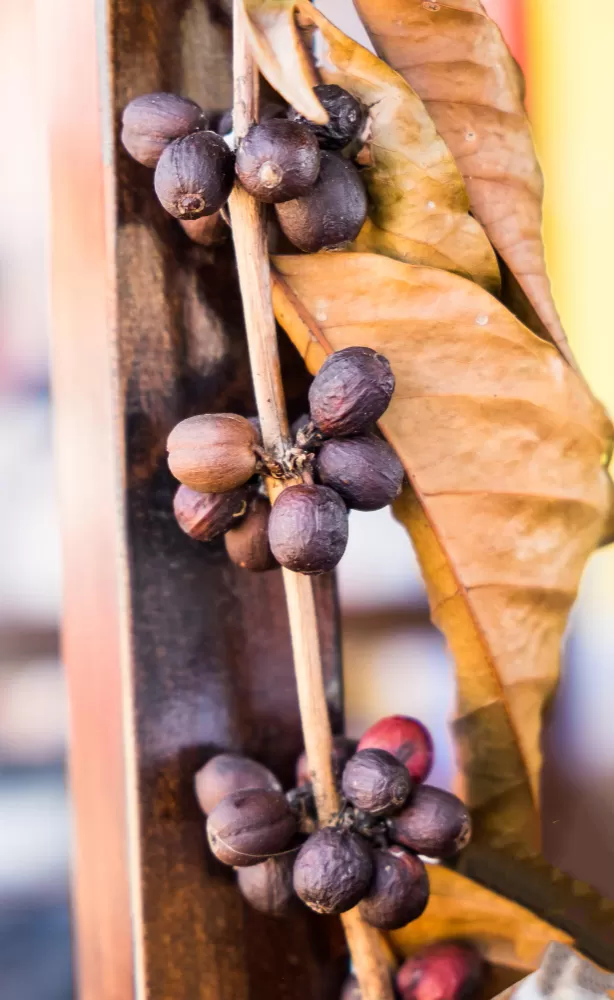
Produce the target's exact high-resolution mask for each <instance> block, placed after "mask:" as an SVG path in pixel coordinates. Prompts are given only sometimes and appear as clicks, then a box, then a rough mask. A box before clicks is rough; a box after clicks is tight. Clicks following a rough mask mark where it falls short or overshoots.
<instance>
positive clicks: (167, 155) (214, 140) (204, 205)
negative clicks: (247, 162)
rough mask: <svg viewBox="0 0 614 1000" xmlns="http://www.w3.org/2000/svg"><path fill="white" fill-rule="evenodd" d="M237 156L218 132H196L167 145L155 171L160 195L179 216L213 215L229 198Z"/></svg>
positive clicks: (183, 217) (166, 204)
mask: <svg viewBox="0 0 614 1000" xmlns="http://www.w3.org/2000/svg"><path fill="white" fill-rule="evenodd" d="M233 183H234V157H233V155H232V153H231V152H230V150H229V148H228V146H227V145H226V143H225V142H224V140H223V139H222V137H221V136H219V135H217V133H216V132H194V133H193V134H192V135H187V136H185V138H183V139H176V140H175V141H174V142H171V144H170V145H169V146H167V147H166V149H165V150H164V152H163V153H162V155H161V157H160V159H159V160H158V165H157V167H156V172H155V174H154V188H155V191H156V194H157V196H158V198H159V200H160V202H161V204H162V205H163V207H164V208H165V209H166V211H167V212H169V213H170V214H171V215H174V216H175V218H176V219H199V218H200V217H201V215H213V213H214V212H217V211H218V209H220V208H221V207H222V205H223V204H224V202H226V201H227V200H228V196H229V195H230V192H231V191H232V185H233Z"/></svg>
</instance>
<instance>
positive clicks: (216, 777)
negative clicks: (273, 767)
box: [194, 753, 281, 815]
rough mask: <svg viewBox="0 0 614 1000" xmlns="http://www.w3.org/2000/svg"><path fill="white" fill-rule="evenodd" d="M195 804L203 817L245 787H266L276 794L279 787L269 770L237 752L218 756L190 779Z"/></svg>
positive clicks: (279, 789)
mask: <svg viewBox="0 0 614 1000" xmlns="http://www.w3.org/2000/svg"><path fill="white" fill-rule="evenodd" d="M194 788H195V791H196V798H197V799H198V804H199V806H200V808H201V809H202V811H203V812H204V813H205V815H209V813H211V812H213V810H214V809H215V807H216V806H217V805H219V803H220V802H221V801H222V799H225V798H226V796H228V795H230V794H231V793H232V792H241V791H244V789H246V788H267V789H269V791H273V792H280V791H281V785H280V783H279V781H278V780H277V778H276V777H275V775H274V774H273V772H272V771H269V769H268V767H265V766H264V764H259V763H258V761H256V760H251V759H250V758H249V757H243V756H241V754H238V753H218V754H217V755H216V756H215V757H212V758H211V760H209V761H207V763H206V764H205V765H204V766H203V767H201V769H200V771H197V773H196V775H195V777H194Z"/></svg>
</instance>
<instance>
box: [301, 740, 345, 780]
mask: <svg viewBox="0 0 614 1000" xmlns="http://www.w3.org/2000/svg"><path fill="white" fill-rule="evenodd" d="M355 752H356V740H351V739H349V737H347V736H333V750H332V753H331V764H332V766H333V774H334V776H335V781H336V782H337V784H338V785H340V784H341V775H342V774H343V768H344V767H345V765H346V764H347V762H348V760H349V759H350V757H351V756H352V755H353V754H354V753H355ZM296 784H297V785H298V787H299V788H301V787H302V786H303V785H310V784H311V773H310V771H309V764H308V762H307V754H306V753H305V751H304V750H303V752H302V754H301V756H300V757H299V759H298V760H297V762H296Z"/></svg>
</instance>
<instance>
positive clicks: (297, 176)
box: [235, 118, 320, 204]
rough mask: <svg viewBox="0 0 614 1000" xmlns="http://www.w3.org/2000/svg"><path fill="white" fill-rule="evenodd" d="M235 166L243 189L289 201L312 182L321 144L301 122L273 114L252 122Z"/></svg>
mask: <svg viewBox="0 0 614 1000" xmlns="http://www.w3.org/2000/svg"><path fill="white" fill-rule="evenodd" d="M235 170H236V173H237V177H238V178H239V180H240V181H241V184H242V185H243V187H244V188H245V190H246V191H248V192H249V194H251V195H252V196H253V197H254V198H257V199H258V200H259V201H264V202H266V203H267V204H274V203H276V202H282V201H290V199H291V198H299V197H300V196H301V195H304V194H307V192H308V191H309V190H310V189H311V188H312V187H313V185H314V184H315V182H316V178H317V176H318V173H319V170H320V148H319V146H318V143H317V140H316V138H315V136H314V135H313V134H312V133H311V132H310V131H309V129H308V128H305V126H304V125H299V124H297V123H296V122H291V121H287V120H286V119H283V118H273V119H272V120H271V121H267V122H262V123H261V124H260V125H252V127H251V128H250V130H249V132H248V133H247V135H246V136H245V138H244V139H242V140H241V143H240V145H239V148H238V150H237V157H236V162H235Z"/></svg>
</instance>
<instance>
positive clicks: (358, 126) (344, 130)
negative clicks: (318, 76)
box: [288, 83, 367, 149]
mask: <svg viewBox="0 0 614 1000" xmlns="http://www.w3.org/2000/svg"><path fill="white" fill-rule="evenodd" d="M313 90H314V93H315V95H316V97H317V98H318V100H319V101H320V104H322V105H323V107H324V108H325V110H326V111H328V122H327V123H326V125H318V124H317V123H316V122H310V121H309V119H308V118H304V117H303V116H302V115H301V114H299V112H298V111H296V110H295V109H294V108H290V109H289V111H288V117H289V118H290V119H291V120H292V121H295V122H300V123H301V124H303V125H306V126H307V128H310V129H311V131H312V132H313V134H314V135H315V136H316V138H317V140H318V142H319V143H320V146H322V148H323V149H343V147H344V146H347V145H348V144H349V143H350V142H351V141H352V140H353V139H356V138H357V137H358V136H359V134H360V133H361V131H362V129H363V126H364V124H365V121H366V117H367V112H366V109H365V108H364V107H363V106H362V104H361V103H360V101H357V100H356V98H355V97H352V95H351V94H349V93H348V92H347V90H344V89H343V87H338V86H337V85H336V84H334V83H320V84H318V86H317V87H314V88H313Z"/></svg>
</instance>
